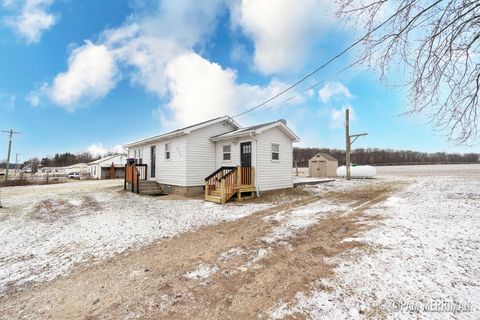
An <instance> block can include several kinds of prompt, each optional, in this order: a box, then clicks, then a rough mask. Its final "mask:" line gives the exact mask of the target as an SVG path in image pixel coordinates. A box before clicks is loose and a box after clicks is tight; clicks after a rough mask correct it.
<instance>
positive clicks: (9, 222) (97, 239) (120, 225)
mask: <svg viewBox="0 0 480 320" xmlns="http://www.w3.org/2000/svg"><path fill="white" fill-rule="evenodd" d="M120 185H121V183H119V181H116V182H104V181H99V182H96V181H86V182H77V183H71V184H63V185H53V186H52V185H48V186H32V187H23V188H19V187H14V188H2V191H1V192H2V204H3V205H4V206H5V207H6V209H1V211H0V213H1V214H0V296H1V295H2V293H4V292H5V290H6V289H7V287H9V286H13V287H18V286H21V285H22V284H25V283H29V282H40V281H49V280H52V279H54V278H56V277H58V276H60V275H64V274H67V273H68V272H69V271H70V270H71V269H72V267H73V266H75V265H77V264H80V263H84V262H88V261H90V260H99V259H105V258H108V257H112V256H114V255H115V254H118V253H121V252H123V251H125V250H126V249H129V248H134V247H138V246H140V245H145V244H148V243H151V242H153V241H154V240H156V239H160V238H163V237H171V236H175V235H177V234H179V233H182V232H185V231H187V230H190V229H193V228H197V227H199V226H202V225H208V224H215V223H218V222H221V221H226V220H233V219H238V218H241V217H244V216H246V215H248V214H250V213H252V212H255V211H257V210H261V209H264V208H266V207H268V204H237V203H229V204H227V205H224V206H221V205H217V204H213V203H206V202H204V201H203V200H193V199H182V200H167V199H163V198H162V197H145V196H138V195H135V194H132V193H128V192H121V191H120V189H121V188H120Z"/></svg>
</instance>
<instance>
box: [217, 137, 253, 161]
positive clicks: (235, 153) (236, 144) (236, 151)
mask: <svg viewBox="0 0 480 320" xmlns="http://www.w3.org/2000/svg"><path fill="white" fill-rule="evenodd" d="M243 142H251V143H252V167H255V140H252V138H250V137H248V138H247V137H243V138H236V139H227V140H222V141H220V142H217V168H219V167H221V166H239V165H240V144H241V143H243ZM224 145H230V146H231V149H230V151H231V152H230V158H231V160H230V161H223V146H224Z"/></svg>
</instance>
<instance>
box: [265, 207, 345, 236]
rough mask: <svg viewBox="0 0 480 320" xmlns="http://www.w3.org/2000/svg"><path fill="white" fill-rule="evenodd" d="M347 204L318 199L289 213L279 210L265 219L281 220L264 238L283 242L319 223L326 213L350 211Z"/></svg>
mask: <svg viewBox="0 0 480 320" xmlns="http://www.w3.org/2000/svg"><path fill="white" fill-rule="evenodd" d="M349 210H350V207H349V206H347V205H340V204H334V203H332V202H329V201H322V200H321V201H316V202H313V203H311V204H308V205H306V206H302V207H300V208H298V209H294V210H292V211H290V212H288V213H286V212H279V213H276V214H275V215H272V216H267V217H265V218H264V219H272V220H276V221H278V222H280V224H279V225H278V226H277V227H275V228H274V229H273V230H272V231H271V233H270V234H268V235H266V236H265V237H264V238H263V239H262V240H263V241H265V242H266V243H268V244H273V243H276V242H281V241H282V240H285V239H287V238H290V237H293V236H294V235H295V234H296V233H298V232H299V231H301V230H305V229H306V228H308V227H309V226H311V225H313V224H315V223H317V222H318V221H319V220H320V219H321V218H324V217H325V215H326V214H329V213H334V212H337V211H343V212H346V211H349Z"/></svg>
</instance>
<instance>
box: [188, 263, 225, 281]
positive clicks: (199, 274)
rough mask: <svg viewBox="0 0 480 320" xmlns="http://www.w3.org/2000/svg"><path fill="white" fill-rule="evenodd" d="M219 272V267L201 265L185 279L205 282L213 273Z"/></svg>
mask: <svg viewBox="0 0 480 320" xmlns="http://www.w3.org/2000/svg"><path fill="white" fill-rule="evenodd" d="M217 271H218V266H216V265H213V266H209V265H206V264H200V265H199V266H198V268H197V269H196V270H194V271H191V272H187V273H186V274H185V277H187V278H189V279H192V280H204V279H207V278H208V277H210V276H211V275H212V274H213V273H215V272H217Z"/></svg>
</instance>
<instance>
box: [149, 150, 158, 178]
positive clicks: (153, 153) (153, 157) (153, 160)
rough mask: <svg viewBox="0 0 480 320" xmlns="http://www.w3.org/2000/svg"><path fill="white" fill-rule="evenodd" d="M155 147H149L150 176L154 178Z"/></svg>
mask: <svg viewBox="0 0 480 320" xmlns="http://www.w3.org/2000/svg"><path fill="white" fill-rule="evenodd" d="M156 154H157V147H156V146H151V147H150V177H151V178H155V162H156Z"/></svg>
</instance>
